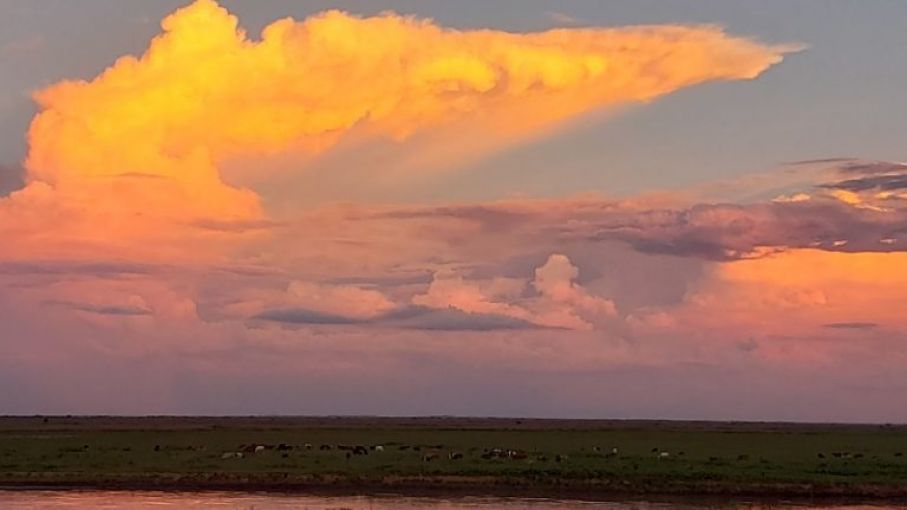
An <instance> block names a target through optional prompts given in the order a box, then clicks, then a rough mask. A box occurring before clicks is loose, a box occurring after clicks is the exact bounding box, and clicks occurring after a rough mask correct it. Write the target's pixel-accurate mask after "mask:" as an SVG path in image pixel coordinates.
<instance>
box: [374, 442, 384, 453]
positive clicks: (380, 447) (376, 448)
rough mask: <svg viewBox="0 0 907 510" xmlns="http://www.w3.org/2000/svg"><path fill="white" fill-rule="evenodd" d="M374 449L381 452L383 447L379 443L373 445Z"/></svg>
mask: <svg viewBox="0 0 907 510" xmlns="http://www.w3.org/2000/svg"><path fill="white" fill-rule="evenodd" d="M375 451H376V452H383V451H384V447H383V446H381V445H380V444H379V445H378V446H376V447H375Z"/></svg>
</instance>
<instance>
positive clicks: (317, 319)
mask: <svg viewBox="0 0 907 510" xmlns="http://www.w3.org/2000/svg"><path fill="white" fill-rule="evenodd" d="M252 319H258V320H264V321H271V322H280V323H284V324H356V323H360V322H362V320H359V319H355V318H351V317H343V316H340V315H331V314H327V313H323V312H318V311H314V310H306V309H304V308H285V309H279V310H265V311H263V312H261V313H259V314H257V315H255V316H253V317H252Z"/></svg>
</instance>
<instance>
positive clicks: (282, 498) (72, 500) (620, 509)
mask: <svg viewBox="0 0 907 510" xmlns="http://www.w3.org/2000/svg"><path fill="white" fill-rule="evenodd" d="M170 508H173V509H184V508H185V509H194V508H215V509H223V510H233V509H235V510H289V509H294V510H417V509H426V510H467V509H472V510H497V509H502V510H518V509H524V508H525V509H530V510H693V509H699V508H711V509H725V510H769V509H772V510H774V509H780V510H784V509H791V510H820V509H825V508H834V509H835V510H907V506H892V505H840V506H827V505H826V506H815V505H802V504H800V505H793V504H783V503H779V504H766V503H746V502H738V503H711V504H702V503H698V504H697V503H692V502H683V501H678V502H675V503H661V502H660V503H647V502H609V503H596V502H583V501H569V500H552V499H514V498H455V499H444V498H406V497H367V496H358V497H320V496H299V495H272V494H243V493H211V492H206V493H162V492H97V491H85V492H81V491H35V492H31V491H27V492H23V491H0V509H3V510H25V509H28V510H62V509H67V510H81V509H91V510H95V509H98V510H104V509H126V510H151V509H153V510H166V509H170Z"/></svg>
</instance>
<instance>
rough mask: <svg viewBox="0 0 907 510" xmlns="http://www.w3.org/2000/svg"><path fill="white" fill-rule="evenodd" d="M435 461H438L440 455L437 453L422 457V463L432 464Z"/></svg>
mask: <svg viewBox="0 0 907 510" xmlns="http://www.w3.org/2000/svg"><path fill="white" fill-rule="evenodd" d="M433 460H438V454H437V453H430V454H428V455H423V456H422V461H423V462H431V461H433Z"/></svg>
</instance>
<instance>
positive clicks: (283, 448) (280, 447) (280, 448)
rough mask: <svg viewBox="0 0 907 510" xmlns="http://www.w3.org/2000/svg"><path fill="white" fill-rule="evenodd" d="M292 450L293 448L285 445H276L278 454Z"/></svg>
mask: <svg viewBox="0 0 907 510" xmlns="http://www.w3.org/2000/svg"><path fill="white" fill-rule="evenodd" d="M292 449H293V447H292V446H290V445H288V444H286V443H280V444H279V445H277V451H279V452H288V451H290V450H292Z"/></svg>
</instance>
